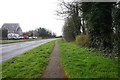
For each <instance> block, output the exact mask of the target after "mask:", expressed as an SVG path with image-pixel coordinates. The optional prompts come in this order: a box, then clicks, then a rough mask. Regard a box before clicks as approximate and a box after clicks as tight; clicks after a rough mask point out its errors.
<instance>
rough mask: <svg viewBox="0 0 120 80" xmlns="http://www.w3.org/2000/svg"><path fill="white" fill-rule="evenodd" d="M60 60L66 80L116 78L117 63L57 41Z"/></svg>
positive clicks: (70, 44) (73, 45) (85, 49)
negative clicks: (71, 79)
mask: <svg viewBox="0 0 120 80" xmlns="http://www.w3.org/2000/svg"><path fill="white" fill-rule="evenodd" d="M58 43H59V45H60V52H61V60H62V63H63V66H64V70H65V72H66V75H67V76H68V78H118V62H117V61H116V60H113V59H110V58H105V57H103V56H101V55H97V54H96V52H91V51H92V50H90V49H88V48H82V47H79V46H77V45H75V44H73V43H68V42H65V41H62V40H61V41H58Z"/></svg>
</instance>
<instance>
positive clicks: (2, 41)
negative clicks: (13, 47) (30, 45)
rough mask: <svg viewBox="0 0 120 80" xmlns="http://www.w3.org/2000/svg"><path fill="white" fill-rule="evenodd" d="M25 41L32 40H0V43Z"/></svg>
mask: <svg viewBox="0 0 120 80" xmlns="http://www.w3.org/2000/svg"><path fill="white" fill-rule="evenodd" d="M26 41H33V40H32V39H22V40H0V44H7V43H16V42H26Z"/></svg>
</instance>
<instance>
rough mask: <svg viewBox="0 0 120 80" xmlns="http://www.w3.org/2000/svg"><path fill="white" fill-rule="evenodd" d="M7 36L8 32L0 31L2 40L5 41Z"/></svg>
mask: <svg viewBox="0 0 120 80" xmlns="http://www.w3.org/2000/svg"><path fill="white" fill-rule="evenodd" d="M7 34H8V30H7V29H2V28H1V29H0V38H2V39H7Z"/></svg>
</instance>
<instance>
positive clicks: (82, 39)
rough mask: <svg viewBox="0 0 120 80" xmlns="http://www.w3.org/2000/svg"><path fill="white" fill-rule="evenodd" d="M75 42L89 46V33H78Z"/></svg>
mask: <svg viewBox="0 0 120 80" xmlns="http://www.w3.org/2000/svg"><path fill="white" fill-rule="evenodd" d="M75 42H76V44H78V45H80V46H83V47H88V46H89V44H88V43H89V42H88V35H78V36H76V39H75Z"/></svg>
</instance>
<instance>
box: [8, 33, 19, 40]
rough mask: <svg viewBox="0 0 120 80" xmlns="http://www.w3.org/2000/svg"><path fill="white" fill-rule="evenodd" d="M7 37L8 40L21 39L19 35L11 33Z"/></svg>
mask: <svg viewBox="0 0 120 80" xmlns="http://www.w3.org/2000/svg"><path fill="white" fill-rule="evenodd" d="M7 37H8V39H19V34H15V33H9V34H8V35H7Z"/></svg>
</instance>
